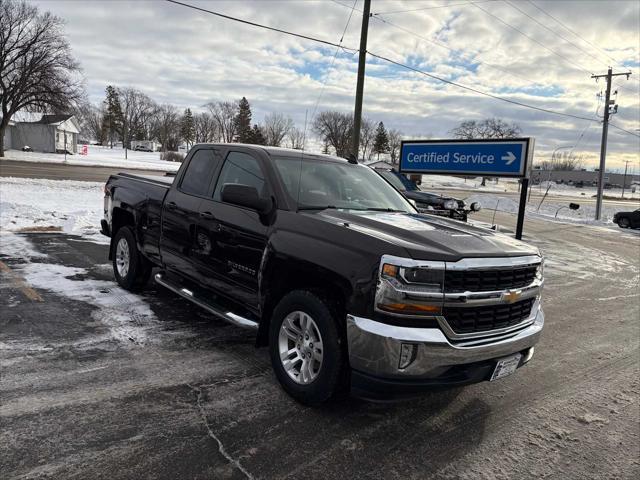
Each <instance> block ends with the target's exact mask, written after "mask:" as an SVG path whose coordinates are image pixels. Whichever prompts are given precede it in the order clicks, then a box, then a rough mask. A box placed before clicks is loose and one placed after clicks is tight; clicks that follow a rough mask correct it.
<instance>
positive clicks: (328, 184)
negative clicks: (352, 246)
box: [274, 157, 416, 213]
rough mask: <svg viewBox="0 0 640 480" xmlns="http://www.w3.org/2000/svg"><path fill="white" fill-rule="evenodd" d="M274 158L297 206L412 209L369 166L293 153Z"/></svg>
mask: <svg viewBox="0 0 640 480" xmlns="http://www.w3.org/2000/svg"><path fill="white" fill-rule="evenodd" d="M274 160H275V165H276V168H277V170H278V172H279V173H280V177H281V178H282V181H283V183H284V185H285V187H286V190H287V193H288V194H289V196H290V197H291V198H292V199H293V201H294V203H296V204H297V206H298V209H299V210H304V209H324V208H339V209H348V210H383V211H400V212H411V213H415V211H416V210H415V209H414V208H413V206H412V205H411V204H410V203H409V202H408V201H407V200H406V199H405V198H404V197H403V196H402V195H401V194H400V193H398V192H397V191H396V190H395V189H394V188H393V187H392V186H391V185H389V184H388V183H387V182H385V181H384V180H383V179H382V178H380V177H379V176H378V174H377V173H375V172H374V171H373V170H371V169H370V168H369V167H365V166H363V165H353V164H350V163H346V162H344V163H343V162H330V161H323V160H315V159H300V158H295V157H279V158H278V157H275V158H274ZM300 167H302V172H301V171H300Z"/></svg>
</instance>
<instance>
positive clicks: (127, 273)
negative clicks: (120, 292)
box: [112, 227, 151, 291]
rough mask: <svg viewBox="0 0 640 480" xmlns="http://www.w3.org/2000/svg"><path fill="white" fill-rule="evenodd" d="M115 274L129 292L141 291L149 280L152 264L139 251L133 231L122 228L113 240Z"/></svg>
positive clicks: (120, 283)
mask: <svg viewBox="0 0 640 480" xmlns="http://www.w3.org/2000/svg"><path fill="white" fill-rule="evenodd" d="M112 253H113V255H112V257H113V273H114V275H115V277H116V281H117V282H118V284H119V285H120V286H121V287H123V288H126V289H127V290H131V291H137V290H140V289H141V288H142V287H144V285H145V284H146V283H147V281H148V280H149V276H150V275H151V264H150V263H149V261H148V260H147V259H146V258H144V257H143V256H142V254H141V253H140V252H139V251H138V247H137V245H136V239H135V236H134V234H133V231H132V230H131V229H130V228H129V227H122V228H121V229H120V230H118V232H117V233H116V236H115V238H114V239H113V252H112Z"/></svg>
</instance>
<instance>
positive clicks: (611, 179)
mask: <svg viewBox="0 0 640 480" xmlns="http://www.w3.org/2000/svg"><path fill="white" fill-rule="evenodd" d="M531 181H532V183H534V184H538V183H540V182H547V181H550V182H555V183H561V184H567V185H576V186H583V187H595V186H597V185H598V172H588V171H586V170H566V171H565V170H536V169H534V170H532V171H531ZM604 182H605V186H607V185H609V186H612V187H622V183H623V182H625V183H626V185H625V188H629V187H631V184H632V183H635V182H640V175H631V174H627V178H626V180H625V178H624V174H622V173H608V172H607V173H605V174H604Z"/></svg>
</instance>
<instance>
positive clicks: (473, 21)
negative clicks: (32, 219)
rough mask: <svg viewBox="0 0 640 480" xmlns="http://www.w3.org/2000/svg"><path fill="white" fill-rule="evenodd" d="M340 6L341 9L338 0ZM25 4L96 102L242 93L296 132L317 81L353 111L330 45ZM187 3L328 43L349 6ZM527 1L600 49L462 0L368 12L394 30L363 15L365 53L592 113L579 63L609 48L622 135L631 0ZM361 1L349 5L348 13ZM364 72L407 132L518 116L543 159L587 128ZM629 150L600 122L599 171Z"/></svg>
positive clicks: (200, 23)
mask: <svg viewBox="0 0 640 480" xmlns="http://www.w3.org/2000/svg"><path fill="white" fill-rule="evenodd" d="M512 1H513V0H512ZM340 2H341V3H344V4H349V5H351V4H352V0H340ZM36 3H39V5H40V6H41V8H42V9H46V10H50V11H52V12H53V13H55V14H57V15H59V16H61V17H63V18H64V19H66V21H67V27H66V31H67V33H68V35H69V39H70V42H71V45H72V48H73V50H74V52H75V54H76V55H77V57H78V59H79V60H80V62H81V63H82V66H83V68H84V72H85V75H86V77H87V84H88V87H89V92H90V95H91V98H92V100H94V101H96V102H97V101H100V100H101V99H102V97H103V92H104V88H105V87H106V86H107V85H108V84H115V85H131V86H135V87H137V88H140V89H141V90H143V91H145V92H146V93H148V94H149V95H150V96H152V97H153V98H155V99H156V100H157V101H159V102H171V103H174V104H176V105H178V106H180V107H186V106H190V107H198V106H200V105H202V104H204V103H206V102H208V101H211V100H223V99H232V98H239V97H241V96H243V95H244V96H246V97H247V98H248V99H249V100H250V102H251V104H252V108H253V111H254V118H255V120H257V121H259V120H261V118H262V116H263V115H264V114H265V113H267V112H269V111H272V110H279V111H283V112H285V113H287V114H289V115H291V116H292V117H293V118H294V120H295V121H296V122H297V123H298V125H299V126H301V127H302V124H303V122H304V118H305V112H307V114H308V115H310V114H311V111H312V110H313V108H314V105H315V103H316V101H317V98H318V95H319V94H320V91H321V89H322V82H323V81H326V82H327V84H326V88H325V90H324V93H323V96H322V101H321V102H320V106H319V109H326V108H337V109H341V110H344V111H350V110H351V109H352V108H353V95H354V91H355V72H356V63H357V55H355V56H354V55H351V54H347V53H341V54H339V55H338V56H337V58H336V59H335V63H334V64H333V67H332V68H331V69H329V65H330V63H331V61H332V58H333V56H334V53H335V50H334V49H333V48H331V47H327V46H322V45H319V44H316V43H313V42H309V41H306V40H302V39H299V38H295V37H290V36H285V35H281V34H278V33H274V32H269V31H265V30H261V29H256V28H253V27H249V26H246V25H241V24H238V23H236V22H231V21H228V20H225V19H222V18H218V17H215V16H212V15H207V14H205V13H202V12H197V11H194V10H191V9H187V8H185V7H181V6H178V5H173V4H169V3H164V2H146V1H138V2H135V1H129V2H125V1H93V2H76V1H57V0H47V1H44V0H42V1H39V2H36ZM191 3H193V4H196V5H199V6H201V7H203V8H207V9H210V10H215V11H219V12H222V13H225V14H229V15H233V16H238V17H241V18H245V19H248V20H252V21H256V22H259V23H264V24H267V25H271V26H274V27H276V28H282V29H288V30H293V31H295V32H299V33H302V34H308V35H312V36H317V37H319V38H323V39H326V40H328V41H332V42H336V41H338V40H339V38H340V36H341V34H342V31H343V29H344V26H345V23H346V21H347V17H348V15H349V8H345V7H342V6H340V5H337V4H336V3H335V2H329V1H300V0H290V1H267V0H264V1H247V2H242V1H234V2H231V1H216V2H206V1H197V0H191ZM372 3H373V7H372V8H373V11H374V12H383V11H396V10H409V9H416V8H422V7H427V6H436V5H442V3H435V2H430V1H426V0H415V1H393V0H390V1H383V0H376V1H374V2H372ZM454 3H459V2H454ZM535 4H536V5H538V6H540V7H541V8H543V9H544V10H545V11H547V12H549V13H550V14H551V15H553V16H554V17H556V18H557V19H559V20H561V21H562V22H564V23H565V24H566V25H567V26H569V27H570V28H571V29H572V30H574V31H575V32H578V33H579V35H580V36H581V37H583V38H584V39H586V40H587V42H590V43H592V44H593V45H598V46H599V47H600V48H601V49H603V50H604V51H605V52H606V54H605V53H603V51H602V50H599V49H596V48H594V47H593V46H592V45H590V44H589V43H587V42H585V41H584V40H581V39H580V38H578V37H576V36H575V35H573V34H572V33H571V32H568V31H567V30H565V29H563V28H562V27H561V26H560V25H558V24H557V23H555V22H554V21H553V20H552V19H551V18H549V17H547V16H545V15H544V13H542V12H541V11H539V10H537V9H536V8H535V7H534V6H533V5H532V4H530V3H525V2H517V3H515V5H516V6H517V7H518V8H520V9H521V10H523V11H526V12H527V13H528V14H529V15H531V16H532V17H534V18H536V19H537V20H538V21H540V22H541V23H543V24H544V25H546V26H548V27H549V28H550V29H551V30H553V31H554V32H556V33H557V34H559V35H561V36H562V37H565V38H566V39H567V40H570V41H571V43H569V42H567V41H566V40H564V39H562V38H560V37H559V36H558V35H554V34H553V33H551V32H550V31H548V30H546V29H544V28H543V27H541V26H540V25H538V24H536V23H535V22H533V21H532V20H531V19H529V18H527V17H526V16H525V15H523V14H522V13H521V12H519V11H517V10H516V9H514V8H513V7H512V6H510V5H509V4H508V3H507V2H484V3H480V4H479V6H480V7H482V8H483V9H485V10H487V11H488V12H490V13H491V14H493V15H495V16H497V17H499V18H500V19H502V20H504V21H505V22H507V23H509V24H510V25H513V26H514V27H516V28H517V29H519V30H521V31H522V32H524V33H525V34H526V35H528V36H530V37H532V38H534V39H535V40H536V41H537V42H540V43H541V44H543V45H545V46H546V47H547V48H548V49H551V50H553V51H554V52H557V53H558V54H560V55H562V56H563V57H565V58H559V57H558V56H557V55H554V54H553V53H552V52H550V51H549V50H547V49H545V48H543V47H542V46H540V45H539V44H537V43H536V42H534V41H532V40H530V39H529V38H526V37H525V36H523V35H522V34H520V33H518V32H517V31H515V30H513V29H512V28H509V27H507V26H505V25H504V24H502V23H500V22H499V21H498V20H496V19H495V18H494V17H492V16H490V15H488V14H487V13H485V12H483V11H482V10H481V9H480V8H478V7H475V6H474V5H471V4H468V5H464V6H459V5H458V6H450V7H446V8H435V9H429V10H422V11H414V12H406V13H398V14H390V15H385V16H383V17H382V18H384V19H386V20H387V21H389V22H392V23H393V24H395V25H397V26H399V27H401V29H399V28H396V27H394V26H392V25H390V24H388V23H384V22H382V21H381V20H380V19H378V18H377V17H375V16H374V17H373V18H372V19H371V21H370V32H369V45H368V49H369V50H370V51H372V52H376V53H379V54H381V55H385V56H388V57H389V58H392V59H394V60H398V61H400V62H405V63H410V64H411V65H416V66H419V68H422V69H425V70H427V71H429V72H432V73H435V74H437V75H440V76H442V77H444V78H447V79H453V80H455V81H456V82H459V83H462V84H465V85H468V86H470V87H473V88H477V89H479V90H483V91H488V92H492V93H494V94H497V95H501V96H504V97H506V98H510V99H513V100H516V101H520V102H525V103H531V104H533V105H536V106H540V107H543V108H549V109H553V110H558V111H561V112H566V113H571V114H574V115H579V116H587V117H593V118H595V116H594V112H595V110H596V104H597V100H596V96H595V95H596V93H597V92H599V91H600V89H601V88H602V86H603V83H602V81H601V82H600V83H598V84H596V83H595V82H594V81H593V80H592V79H591V78H590V75H589V72H593V73H603V72H605V71H606V68H607V66H608V64H609V63H613V62H612V60H611V59H610V58H608V56H607V55H610V56H611V57H613V58H615V59H616V60H618V61H620V62H622V63H623V64H626V65H629V66H631V68H632V70H633V71H634V75H633V76H632V78H633V77H636V79H635V80H631V81H629V82H627V81H626V80H624V78H623V77H618V79H617V80H616V82H615V83H616V84H620V85H622V89H620V90H619V94H618V97H617V100H618V103H619V105H620V107H619V113H618V114H617V115H615V116H614V117H613V121H614V122H615V123H616V124H618V125H619V126H621V127H623V128H626V129H627V130H630V131H634V132H635V131H636V129H638V128H640V90H639V89H640V83H639V82H638V77H639V75H638V74H640V71H639V70H640V69H639V68H638V66H639V59H640V53H639V44H640V37H639V28H638V25H639V23H640V4H639V3H638V2H634V1H621V2H608V1H607V2H594V1H577V0H576V1H553V2H550V1H540V0H536V1H535ZM361 6H362V2H361V1H359V2H358V6H357V7H356V8H361ZM360 21H361V14H360V13H359V12H355V13H354V15H353V17H352V19H351V22H350V25H349V28H348V30H347V32H346V35H345V37H344V45H346V46H349V47H357V45H358V41H359V31H360ZM406 30H409V31H411V32H415V33H416V34H418V35H419V36H420V37H422V38H418V37H416V36H415V35H413V34H410V33H407V32H406ZM428 40H432V41H433V42H436V43H439V44H442V45H445V46H446V47H448V48H444V47H442V46H438V45H436V44H435V43H430V42H429V41H428ZM572 43H573V44H575V45H577V46H579V47H580V49H578V48H576V47H575V46H574V45H572ZM582 50H585V51H587V52H589V53H590V54H591V55H593V57H596V58H592V57H591V56H590V55H587V54H586V53H584V51H582ZM572 64H577V65H580V66H581V67H583V68H584V69H585V70H586V71H582V70H580V69H579V68H576V67H575V66H574V65H572ZM490 65H494V66H495V67H498V68H494V67H492V66H490ZM618 67H619V68H618V70H620V69H621V67H620V66H618ZM367 72H368V76H367V79H366V82H365V101H364V113H365V115H367V116H369V117H371V118H373V119H375V120H383V121H384V122H385V124H386V125H387V126H388V127H391V128H399V129H401V130H403V131H405V132H406V133H407V134H408V135H411V136H418V135H421V134H422V135H424V134H427V133H429V134H432V135H433V136H435V137H447V136H448V135H449V131H450V130H451V128H453V127H455V126H456V124H458V123H459V122H460V121H462V120H465V119H480V118H485V117H492V116H496V117H500V118H503V119H505V120H507V121H513V122H516V123H518V124H519V125H520V126H521V127H522V129H523V133H524V134H525V135H530V136H534V137H536V149H537V154H536V155H537V157H538V158H544V157H545V156H548V155H550V153H551V151H552V150H553V149H554V148H555V147H556V146H559V145H572V144H575V143H576V142H577V141H578V138H579V137H580V134H581V132H582V131H583V130H584V128H585V126H586V125H587V124H588V122H586V121H583V120H574V119H569V118H565V117H559V116H552V115H548V114H544V113H541V112H536V111H533V110H528V109H524V108H520V107H517V106H514V105H510V104H507V103H502V102H498V101H495V100H492V99H489V98H486V97H479V96H477V95H475V94H470V93H466V92H465V91H463V90H460V89H458V88H456V87H454V86H451V85H444V84H442V83H439V82H437V81H434V80H430V79H428V78H426V77H424V76H422V75H420V74H416V73H412V72H409V71H405V70H402V69H399V68H397V67H393V66H389V65H387V64H385V63H384V62H380V61H377V60H375V59H370V61H369V63H368V65H367ZM505 72H508V73H505ZM601 112H602V108H601V109H600V113H601ZM599 130H600V125H599V124H597V123H594V124H593V125H591V126H590V127H589V129H588V130H587V133H585V135H583V137H582V139H581V140H580V145H579V147H578V148H577V149H576V150H579V153H580V154H583V155H584V158H585V159H588V160H589V162H590V164H591V166H595V164H596V163H597V155H598V151H599V136H600V135H599ZM636 133H637V132H636ZM639 150H640V143H639V139H638V138H637V137H633V136H631V135H628V134H624V133H622V132H619V131H617V130H615V129H613V128H612V129H610V134H609V156H608V165H609V166H611V167H613V168H620V167H621V166H622V165H623V162H624V160H631V161H632V163H633V164H634V165H635V168H636V172H640V156H639V154H638V151H639Z"/></svg>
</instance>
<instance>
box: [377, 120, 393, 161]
mask: <svg viewBox="0 0 640 480" xmlns="http://www.w3.org/2000/svg"><path fill="white" fill-rule="evenodd" d="M373 151H374V152H375V153H377V154H378V159H379V158H380V154H381V153H387V152H388V151H389V136H388V135H387V129H386V128H384V123H382V122H380V123H379V124H378V128H376V138H375V140H374V141H373Z"/></svg>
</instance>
